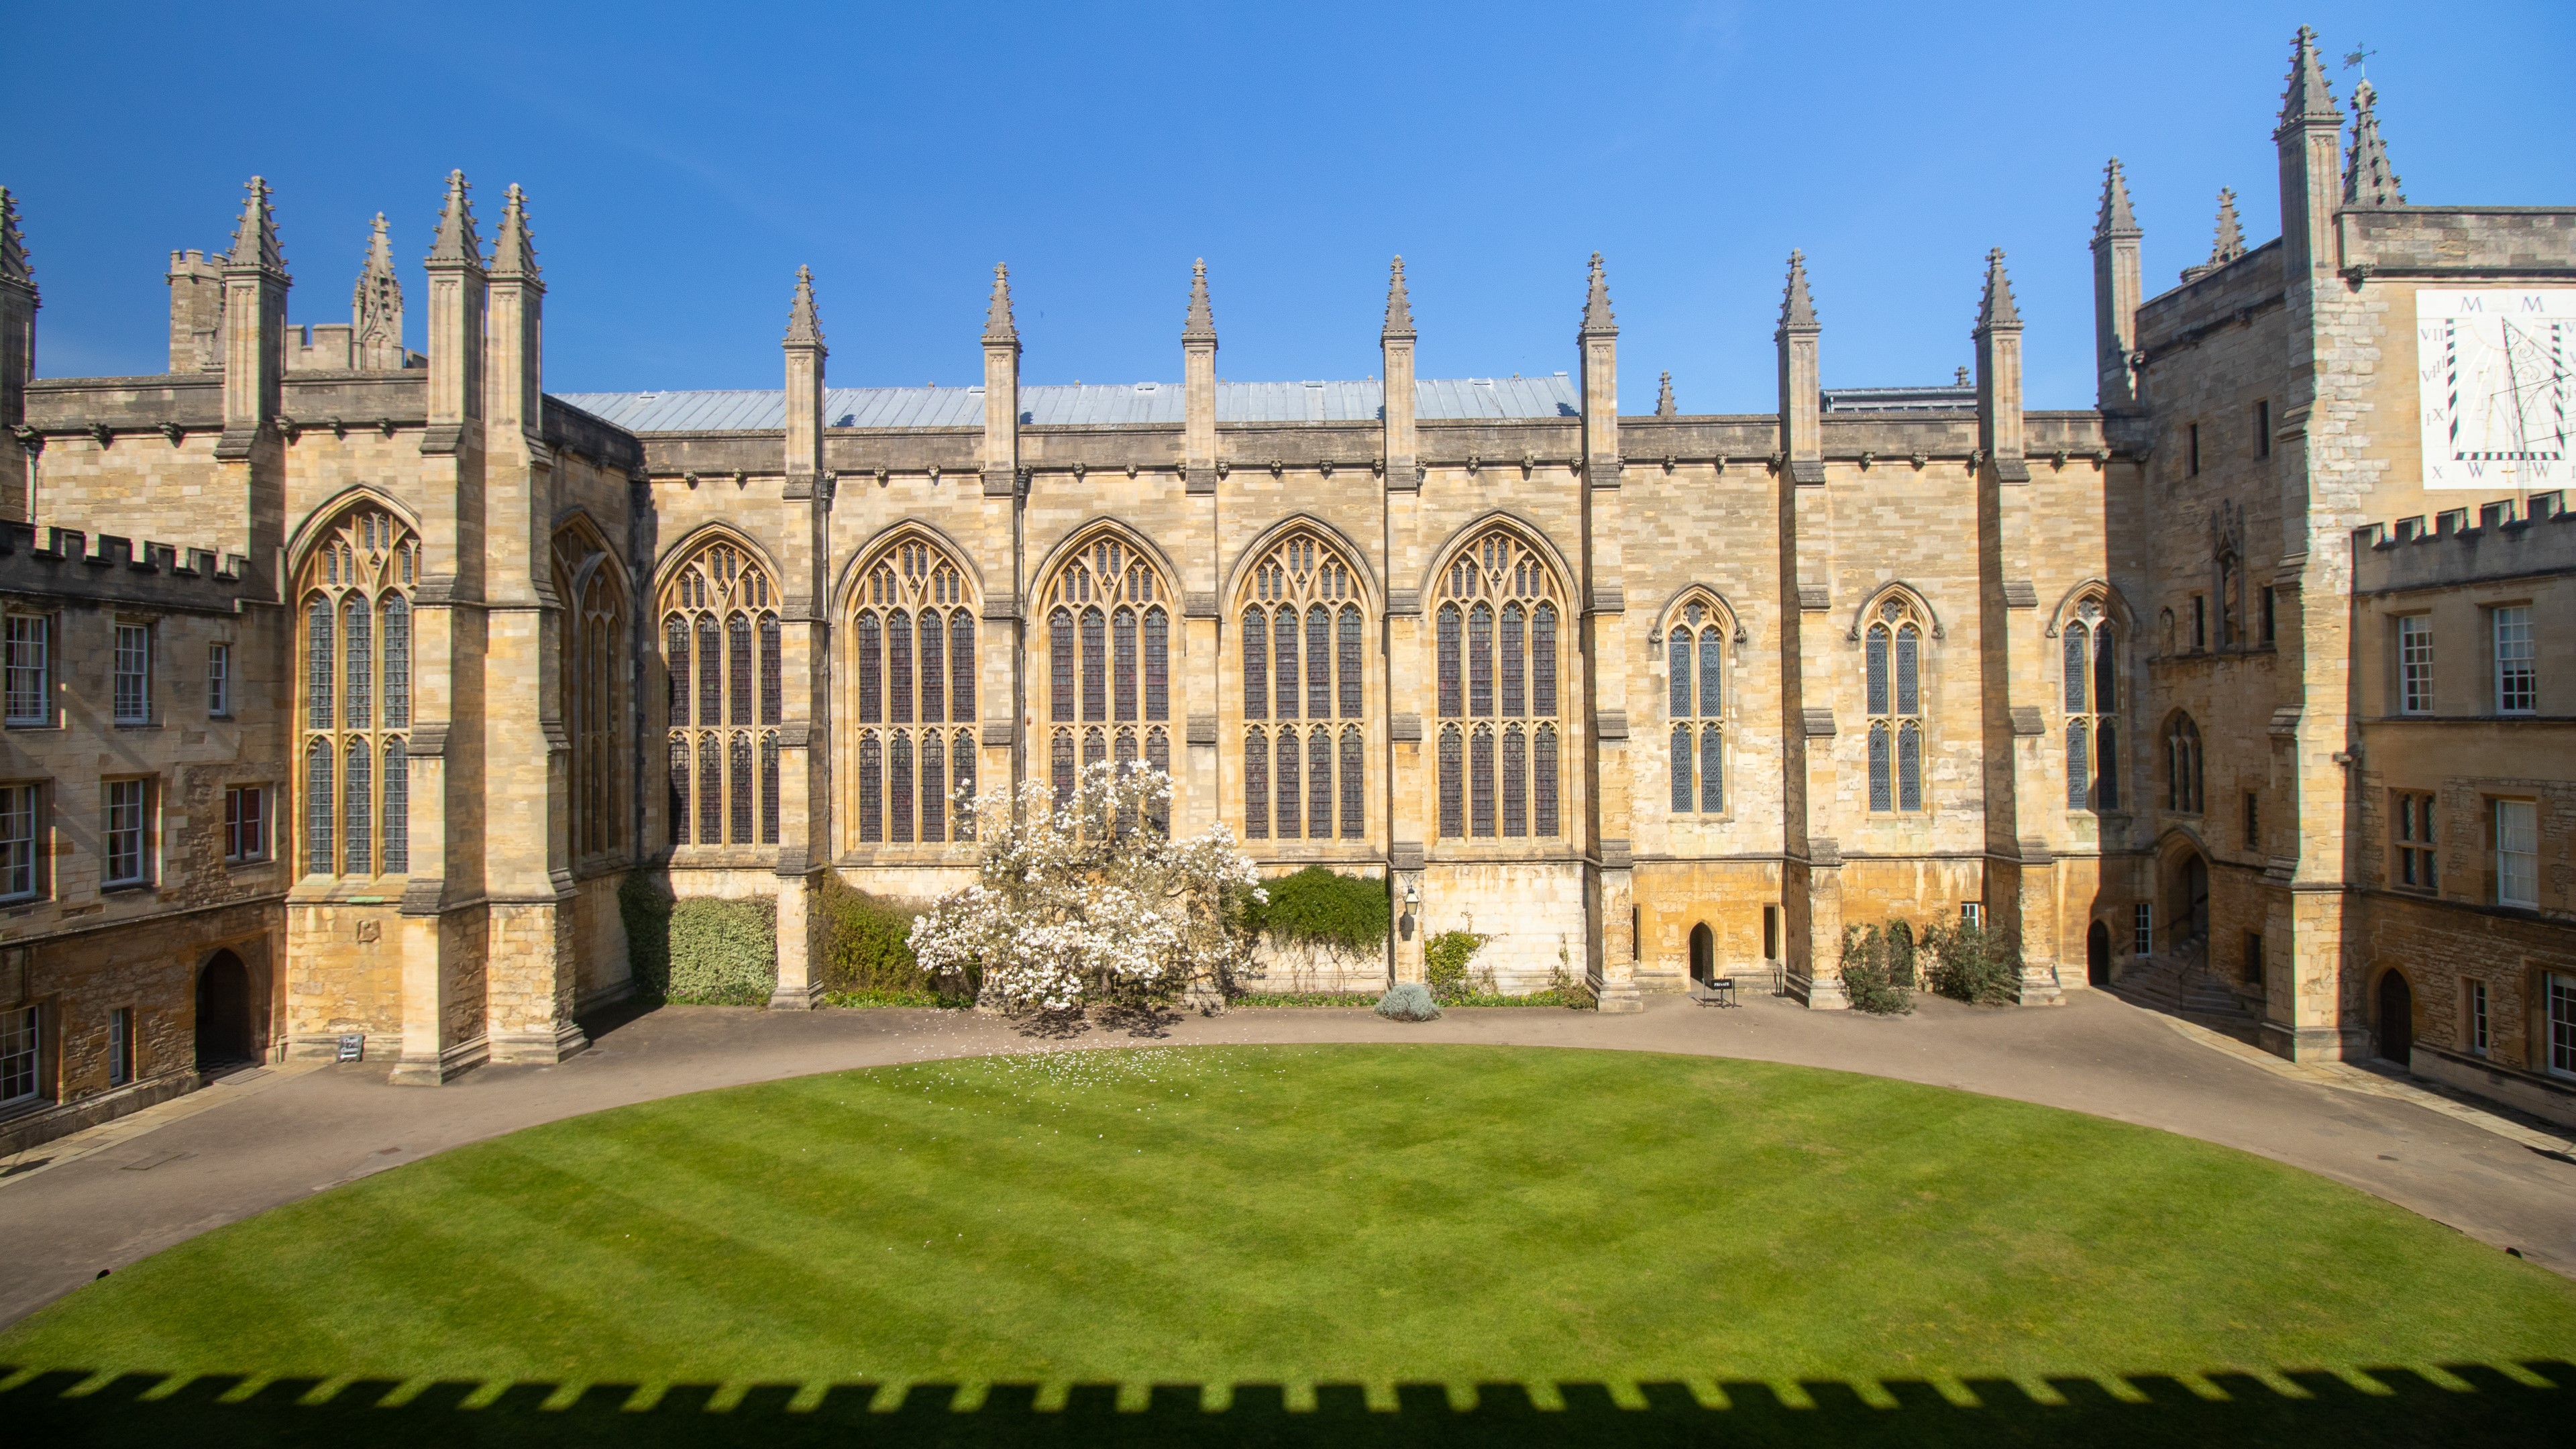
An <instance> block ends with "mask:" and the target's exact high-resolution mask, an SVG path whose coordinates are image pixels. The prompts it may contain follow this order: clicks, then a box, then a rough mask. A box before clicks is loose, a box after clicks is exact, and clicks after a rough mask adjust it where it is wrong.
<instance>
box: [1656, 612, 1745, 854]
mask: <svg viewBox="0 0 2576 1449" xmlns="http://www.w3.org/2000/svg"><path fill="white" fill-rule="evenodd" d="M1728 637H1729V636H1728V628H1727V622H1726V618H1725V615H1724V613H1723V612H1722V611H1721V610H1720V609H1719V608H1718V607H1717V604H1716V602H1715V601H1714V600H1712V599H1708V598H1705V597H1702V598H1692V599H1688V600H1685V601H1684V602H1683V603H1682V605H1681V606H1680V607H1679V608H1678V609H1675V610H1674V611H1673V614H1672V623H1671V626H1670V627H1669V628H1667V629H1666V630H1665V631H1664V669H1665V675H1666V678H1665V694H1666V699H1665V715H1666V723H1667V724H1669V725H1670V726H1671V729H1672V738H1671V745H1670V754H1669V756H1668V758H1667V761H1666V768H1667V769H1668V771H1669V772H1670V774H1671V784H1672V810H1673V813H1674V814H1676V815H1688V814H1701V815H1718V814H1722V813H1724V811H1725V810H1726V703H1727V698H1726V693H1727V692H1726V672H1725V665H1726V645H1727V641H1728Z"/></svg>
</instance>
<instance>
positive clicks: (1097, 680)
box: [1038, 535, 1173, 829]
mask: <svg viewBox="0 0 2576 1449" xmlns="http://www.w3.org/2000/svg"><path fill="white" fill-rule="evenodd" d="M1172 599H1173V594H1172V587H1171V581H1170V580H1169V579H1166V578H1164V577H1163V576H1162V574H1161V573H1160V572H1159V571H1158V570H1157V569H1156V568H1155V567H1154V565H1153V564H1152V563H1151V562H1150V561H1148V560H1147V559H1146V557H1145V555H1143V554H1142V553H1140V552H1138V551H1137V550H1135V549H1134V548H1131V547H1129V546H1128V545H1127V543H1126V542H1125V541H1124V540H1122V539H1120V538H1117V537H1115V536H1112V535H1103V536H1100V537H1096V538H1093V539H1092V540H1090V541H1089V542H1087V543H1085V544H1083V545H1082V546H1081V547H1080V548H1078V549H1075V550H1074V551H1073V552H1072V553H1071V554H1070V555H1068V556H1067V557H1066V559H1065V561H1064V562H1063V564H1061V565H1060V566H1059V567H1058V568H1057V569H1056V571H1055V576H1054V577H1053V578H1050V579H1048V580H1047V581H1046V584H1045V585H1044V587H1042V588H1041V589H1040V590H1039V591H1038V608H1039V611H1040V617H1042V618H1044V619H1045V621H1046V631H1047V638H1046V647H1047V676H1046V678H1047V691H1046V696H1047V697H1046V700H1045V701H1044V705H1043V710H1042V713H1041V718H1043V719H1044V720H1045V721H1046V724H1045V726H1044V730H1045V735H1046V742H1047V778H1048V781H1049V783H1051V784H1052V785H1054V787H1055V793H1056V798H1057V799H1058V800H1060V801H1062V800H1071V799H1072V798H1073V790H1074V781H1075V778H1076V772H1077V770H1078V768H1079V766H1078V765H1077V763H1076V761H1077V759H1078V760H1079V762H1080V765H1092V764H1097V763H1099V762H1101V761H1103V760H1107V759H1110V758H1111V754H1112V751H1113V749H1114V750H1115V753H1116V758H1117V759H1118V761H1119V762H1120V763H1121V764H1122V765H1129V766H1133V765H1139V764H1141V765H1144V766H1150V767H1152V768H1154V769H1157V770H1161V771H1164V772H1165V773H1169V772H1170V770H1171V768H1172V730H1171V718H1172V615H1171V603H1172ZM1153 823H1154V825H1155V828H1157V829H1161V828H1164V827H1165V826H1166V825H1167V824H1168V822H1167V821H1162V820H1157V821H1155V822H1153Z"/></svg>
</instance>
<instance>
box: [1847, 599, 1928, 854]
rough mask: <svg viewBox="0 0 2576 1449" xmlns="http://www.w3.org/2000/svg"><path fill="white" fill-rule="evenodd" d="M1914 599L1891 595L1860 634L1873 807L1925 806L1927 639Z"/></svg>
mask: <svg viewBox="0 0 2576 1449" xmlns="http://www.w3.org/2000/svg"><path fill="white" fill-rule="evenodd" d="M1923 619H1924V616H1923V614H1922V612H1921V611H1920V610H1919V609H1917V608H1916V607H1915V605H1914V601H1913V600H1912V599H1909V598H1906V597H1904V596H1903V595H1890V596H1889V597H1888V598H1886V599H1883V600H1881V601H1880V602H1879V605H1878V607H1877V608H1876V609H1875V610H1873V611H1872V613H1871V616H1870V620H1869V624H1868V627H1867V628H1866V629H1865V630H1864V631H1863V634H1862V649H1863V653H1864V655H1865V656H1866V657H1865V663H1864V666H1863V667H1864V668H1865V670H1866V672H1867V676H1868V678H1867V686H1866V692H1867V695H1868V701H1867V702H1868V707H1869V808H1870V809H1871V810H1872V811H1876V812H1884V811H1905V810H1920V809H1922V808H1923V694H1924V690H1923V638H1924V635H1925V634H1926V633H1927V632H1929V631H1928V630H1927V629H1926V628H1925V627H1924V622H1923Z"/></svg>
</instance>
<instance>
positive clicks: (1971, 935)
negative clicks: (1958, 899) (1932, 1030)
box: [1923, 924, 2021, 1006]
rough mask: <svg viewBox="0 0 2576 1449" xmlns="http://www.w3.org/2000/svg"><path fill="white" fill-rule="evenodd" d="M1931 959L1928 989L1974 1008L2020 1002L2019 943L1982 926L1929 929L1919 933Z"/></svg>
mask: <svg viewBox="0 0 2576 1449" xmlns="http://www.w3.org/2000/svg"><path fill="white" fill-rule="evenodd" d="M1923 949H1924V951H1925V952H1927V953H1929V954H1930V955H1931V957H1932V971H1931V976H1932V989H1933V990H1934V991H1937V992H1939V993H1941V994H1942V995H1943V996H1946V997H1949V998H1950V999H1951V1000H1953V1001H1965V1002H1968V1003H1970V1004H1972V1005H1976V1006H2011V1005H2013V1004H2014V1003H2016V1002H2018V1001H2020V1000H2021V942H2020V941H2019V940H2018V939H2016V938H2015V937H2013V936H2011V935H2009V934H2007V933H2005V932H2002V931H1988V930H1986V929H1985V928H1984V927H1982V926H1971V925H1964V924H1963V925H1959V926H1955V927H1951V926H1933V927H1930V928H1928V929H1927V930H1925V931H1924V933H1923Z"/></svg>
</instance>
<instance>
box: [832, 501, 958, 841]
mask: <svg viewBox="0 0 2576 1449" xmlns="http://www.w3.org/2000/svg"><path fill="white" fill-rule="evenodd" d="M848 652H849V660H850V680H851V687H852V691H853V692H854V693H855V694H856V695H857V696H858V698H857V700H856V706H857V707H856V708H855V709H854V710H853V711H852V713H853V715H854V716H855V718H856V719H857V722H858V753H857V756H856V760H857V768H856V772H855V773H856V777H857V778H856V780H855V781H854V782H853V783H854V784H855V786H856V794H857V797H858V800H857V803H858V811H857V815H858V835H859V842H860V843H861V844H862V845H878V844H894V845H910V844H913V843H915V842H918V843H920V844H923V845H940V844H945V843H947V842H948V841H949V840H950V839H952V838H954V839H957V840H966V839H969V838H971V837H970V832H971V831H972V829H973V826H972V823H971V817H961V816H959V815H958V813H957V809H956V802H957V801H959V800H960V799H972V798H973V796H974V793H975V750H976V738H975V687H976V682H975V601H974V600H973V599H972V598H971V597H969V590H968V588H967V586H966V572H965V570H963V569H961V568H959V567H958V566H957V563H956V561H955V560H954V559H952V558H950V557H949V556H948V554H947V552H946V551H945V550H943V549H941V548H940V547H939V546H938V545H937V544H935V543H932V542H931V541H930V540H928V539H926V538H918V537H913V538H904V539H900V540H898V541H896V542H895V543H894V544H893V545H892V546H891V547H889V548H887V549H885V550H883V551H882V552H880V553H879V554H878V555H877V556H876V558H875V559H874V560H873V561H872V562H870V563H869V564H868V565H867V566H866V567H865V568H863V569H861V570H860V573H859V586H858V589H857V592H856V593H855V594H854V595H853V596H852V598H851V601H850V636H849V644H848Z"/></svg>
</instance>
